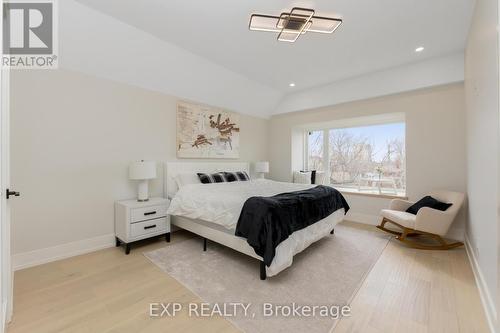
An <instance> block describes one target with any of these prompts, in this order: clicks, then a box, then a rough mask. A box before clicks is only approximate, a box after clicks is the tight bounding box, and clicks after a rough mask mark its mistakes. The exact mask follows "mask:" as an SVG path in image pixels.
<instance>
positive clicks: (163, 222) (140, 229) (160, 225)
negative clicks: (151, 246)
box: [130, 217, 167, 238]
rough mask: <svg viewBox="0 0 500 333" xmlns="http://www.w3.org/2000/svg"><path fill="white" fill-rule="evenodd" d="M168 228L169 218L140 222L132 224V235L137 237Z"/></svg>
mask: <svg viewBox="0 0 500 333" xmlns="http://www.w3.org/2000/svg"><path fill="white" fill-rule="evenodd" d="M162 230H165V232H166V230H167V218H166V217H164V218H160V219H155V220H150V221H144V222H138V223H134V224H131V225H130V237H132V238H135V237H138V236H142V235H147V234H150V233H155V232H158V231H162Z"/></svg>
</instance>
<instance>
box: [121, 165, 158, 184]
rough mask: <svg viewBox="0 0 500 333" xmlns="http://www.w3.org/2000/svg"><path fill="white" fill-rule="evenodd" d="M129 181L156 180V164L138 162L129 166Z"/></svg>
mask: <svg viewBox="0 0 500 333" xmlns="http://www.w3.org/2000/svg"><path fill="white" fill-rule="evenodd" d="M128 177H129V178H130V179H138V180H144V179H154V178H156V163H155V162H154V161H140V162H134V163H132V164H130V167H129V169H128Z"/></svg>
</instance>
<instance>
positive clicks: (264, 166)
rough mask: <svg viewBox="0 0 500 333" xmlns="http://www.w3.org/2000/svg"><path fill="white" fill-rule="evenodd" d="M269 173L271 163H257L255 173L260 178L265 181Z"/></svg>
mask: <svg viewBox="0 0 500 333" xmlns="http://www.w3.org/2000/svg"><path fill="white" fill-rule="evenodd" d="M268 172H269V162H267V161H262V162H256V163H255V173H256V174H257V177H258V178H261V179H263V178H264V174H265V173H268Z"/></svg>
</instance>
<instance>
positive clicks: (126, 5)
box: [78, 0, 474, 99]
mask: <svg viewBox="0 0 500 333" xmlns="http://www.w3.org/2000/svg"><path fill="white" fill-rule="evenodd" d="M78 2H80V3H82V4H84V5H86V6H88V7H90V8H92V9H95V10H97V11H99V12H101V13H105V14H107V15H109V16H111V17H113V18H115V19H117V20H119V21H121V22H124V23H126V24H128V25H130V26H133V27H135V28H137V29H139V30H141V31H143V32H146V33H148V34H150V35H153V36H155V37H157V38H159V39H160V40H163V41H165V42H166V43H169V44H173V45H176V46H178V47H180V48H181V49H184V50H187V51H189V52H190V53H193V54H194V55H197V56H199V57H201V58H203V59H206V60H208V61H209V62H211V63H214V64H216V65H218V66H221V67H223V68H225V69H227V70H229V71H231V72H234V73H236V74H238V75H241V76H243V77H245V78H247V79H249V80H250V81H252V82H255V83H256V84H258V85H259V86H264V87H269V89H270V91H273V92H274V93H276V95H280V97H279V98H278V97H277V99H280V98H282V97H283V96H285V95H287V94H293V93H295V92H298V91H301V90H304V89H309V88H313V87H318V86H324V85H326V84H330V83H332V82H340V81H342V80H346V79H349V78H353V77H359V76H362V75H365V74H368V73H373V72H377V71H382V70H386V69H389V68H394V67H398V66H403V65H406V64H412V63H417V62H422V61H426V60H428V59H433V58H437V57H443V56H447V55H450V54H454V53H457V52H463V49H464V46H465V40H466V35H467V31H468V28H469V24H470V19H471V14H472V10H473V5H474V1H473V0H438V1H436V0H377V1H373V0H358V1H353V0H335V1H332V0H315V1H313V0H310V1H293V0H292V1H290V0H288V1H285V0H273V1H269V0H238V1H235V0H211V1H203V0H168V1H165V0H141V1H137V0H105V1H104V0H78ZM296 6H297V7H306V8H313V9H315V10H316V13H317V14H318V15H322V16H335V17H340V18H342V19H343V20H344V23H343V25H342V26H341V27H340V28H339V29H338V30H337V31H336V32H335V33H334V34H332V35H328V34H312V33H309V34H305V35H303V36H301V37H300V38H299V39H298V41H297V42H295V43H284V42H278V41H276V35H275V34H274V33H268V32H255V31H250V30H249V29H248V20H249V17H250V15H251V14H252V13H262V14H271V15H278V14H279V13H281V12H284V11H288V10H290V9H291V8H292V7H296ZM89 24H92V23H89ZM124 39H125V38H124ZM418 46H424V47H425V50H424V51H423V52H420V53H417V52H415V48H416V47H418ZM291 82H294V83H295V87H293V88H292V87H289V83H291ZM256 98H258V96H256Z"/></svg>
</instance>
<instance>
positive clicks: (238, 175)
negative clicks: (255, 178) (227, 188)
mask: <svg viewBox="0 0 500 333" xmlns="http://www.w3.org/2000/svg"><path fill="white" fill-rule="evenodd" d="M224 176H225V177H226V179H227V181H228V182H236V181H247V180H250V177H248V174H247V173H246V171H236V172H224Z"/></svg>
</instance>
